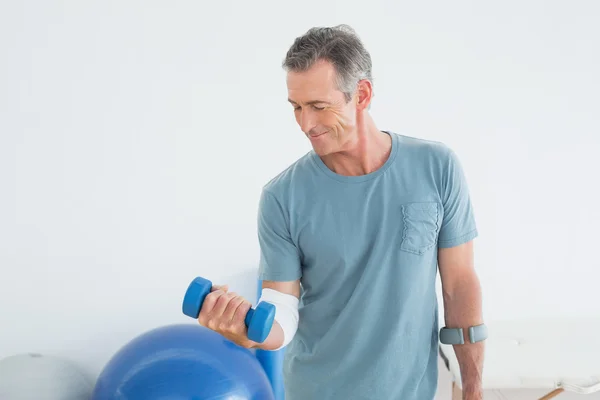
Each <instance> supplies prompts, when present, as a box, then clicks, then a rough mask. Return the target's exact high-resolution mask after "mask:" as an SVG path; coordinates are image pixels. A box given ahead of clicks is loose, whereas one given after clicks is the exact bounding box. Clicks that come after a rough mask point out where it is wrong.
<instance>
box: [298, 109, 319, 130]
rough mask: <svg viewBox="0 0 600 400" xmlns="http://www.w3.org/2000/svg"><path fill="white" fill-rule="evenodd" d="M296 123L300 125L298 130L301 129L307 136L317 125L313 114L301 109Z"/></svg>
mask: <svg viewBox="0 0 600 400" xmlns="http://www.w3.org/2000/svg"><path fill="white" fill-rule="evenodd" d="M298 123H299V124H300V129H302V132H304V133H306V134H308V132H310V130H311V129H313V128H314V127H315V126H316V125H317V118H316V115H315V113H313V112H311V111H310V110H307V109H302V110H301V111H300V115H299V116H298Z"/></svg>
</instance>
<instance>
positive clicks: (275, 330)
mask: <svg viewBox="0 0 600 400" xmlns="http://www.w3.org/2000/svg"><path fill="white" fill-rule="evenodd" d="M283 340H284V334H283V329H282V328H281V325H279V323H278V322H277V321H273V327H272V328H271V332H269V336H267V338H266V339H265V341H264V342H262V343H255V344H254V346H253V348H255V349H260V350H269V351H273V350H276V349H278V348H280V347H281V345H282V344H283Z"/></svg>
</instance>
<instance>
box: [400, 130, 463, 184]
mask: <svg viewBox="0 0 600 400" xmlns="http://www.w3.org/2000/svg"><path fill="white" fill-rule="evenodd" d="M396 136H397V139H398V147H399V149H400V152H401V154H402V156H401V158H402V159H404V160H406V161H407V162H408V163H409V165H411V166H413V167H416V166H419V167H420V168H424V169H426V170H429V171H431V172H433V173H436V175H437V174H442V175H443V174H444V173H445V172H446V171H447V170H448V169H449V168H451V166H452V164H453V163H455V162H456V161H457V157H456V154H455V153H454V151H453V150H452V148H450V146H448V145H447V144H446V143H444V142H441V141H438V140H430V139H424V138H418V137H414V136H408V135H403V134H398V133H396Z"/></svg>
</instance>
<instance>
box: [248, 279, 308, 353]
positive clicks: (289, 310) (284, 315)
mask: <svg viewBox="0 0 600 400" xmlns="http://www.w3.org/2000/svg"><path fill="white" fill-rule="evenodd" d="M261 301H266V302H267V303H271V304H273V305H274V306H275V321H277V323H278V324H279V325H280V326H281V329H282V330H283V344H282V345H281V347H279V348H278V349H276V350H280V349H282V348H283V347H285V346H287V345H288V344H289V343H290V342H291V341H292V338H293V337H294V335H295V334H296V331H297V330H298V319H299V315H298V303H299V300H298V298H297V297H296V296H292V295H291V294H285V293H281V292H279V291H277V290H274V289H268V288H265V289H263V290H262V292H261V296H260V299H259V301H258V302H259V303H260V302H261Z"/></svg>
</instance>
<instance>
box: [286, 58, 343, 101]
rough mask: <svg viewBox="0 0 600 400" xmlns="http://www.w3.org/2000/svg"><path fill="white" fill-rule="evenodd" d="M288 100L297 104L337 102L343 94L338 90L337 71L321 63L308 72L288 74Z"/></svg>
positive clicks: (327, 64) (329, 65) (325, 63)
mask: <svg viewBox="0 0 600 400" xmlns="http://www.w3.org/2000/svg"><path fill="white" fill-rule="evenodd" d="M286 83H287V89H288V98H289V100H290V101H292V102H295V103H299V104H300V103H305V102H311V101H315V100H323V101H329V102H332V101H335V100H336V99H337V97H339V95H341V94H342V93H341V92H340V91H339V90H338V89H337V86H336V81H335V69H334V68H333V66H332V65H331V64H329V63H327V62H319V63H317V64H315V65H314V66H313V67H311V68H310V69H309V70H308V71H303V72H288V74H287V81H286Z"/></svg>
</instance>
